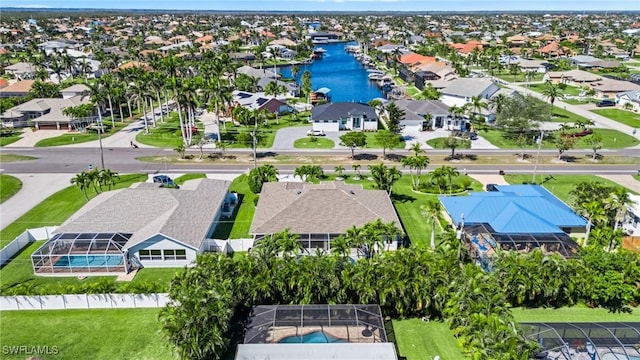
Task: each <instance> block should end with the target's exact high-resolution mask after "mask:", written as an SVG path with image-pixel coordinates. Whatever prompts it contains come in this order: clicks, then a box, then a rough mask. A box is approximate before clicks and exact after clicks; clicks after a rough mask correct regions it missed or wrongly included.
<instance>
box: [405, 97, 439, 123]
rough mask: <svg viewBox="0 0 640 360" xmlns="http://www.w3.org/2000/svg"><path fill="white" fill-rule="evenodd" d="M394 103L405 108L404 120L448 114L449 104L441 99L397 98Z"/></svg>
mask: <svg viewBox="0 0 640 360" xmlns="http://www.w3.org/2000/svg"><path fill="white" fill-rule="evenodd" d="M394 103H395V104H396V105H397V106H398V108H400V109H401V110H404V112H405V116H404V119H403V120H414V119H420V118H424V116H425V115H427V114H431V115H436V114H438V115H440V114H448V113H449V106H447V105H446V104H445V103H443V102H442V101H439V100H407V99H402V100H396V101H394Z"/></svg>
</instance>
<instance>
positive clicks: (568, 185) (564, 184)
mask: <svg viewBox="0 0 640 360" xmlns="http://www.w3.org/2000/svg"><path fill="white" fill-rule="evenodd" d="M504 179H505V180H506V181H507V182H508V183H509V184H524V183H531V181H532V180H533V179H532V176H531V175H509V174H507V175H505V176H504ZM545 179H546V175H545V174H544V173H542V172H540V173H539V174H538V176H537V177H536V182H537V183H539V184H541V185H542V186H544V187H545V188H546V189H547V190H549V191H550V192H551V193H553V194H554V195H555V196H557V197H558V198H559V199H560V200H562V201H564V202H567V201H569V198H570V195H569V193H570V192H571V190H573V189H575V187H576V185H577V184H579V183H581V182H592V181H597V182H600V183H603V184H605V185H607V186H615V187H619V186H620V185H618V184H617V183H615V182H613V181H611V180H608V179H604V178H601V177H599V176H595V175H578V174H576V175H553V176H549V179H548V180H546V181H545ZM629 191H631V190H629ZM631 193H634V192H633V191H631Z"/></svg>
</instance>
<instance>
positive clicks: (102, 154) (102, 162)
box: [97, 104, 104, 169]
mask: <svg viewBox="0 0 640 360" xmlns="http://www.w3.org/2000/svg"><path fill="white" fill-rule="evenodd" d="M97 107H98V141H99V142H100V164H101V165H102V169H104V151H103V149H102V129H104V126H103V125H102V113H101V112H100V104H98V105H97Z"/></svg>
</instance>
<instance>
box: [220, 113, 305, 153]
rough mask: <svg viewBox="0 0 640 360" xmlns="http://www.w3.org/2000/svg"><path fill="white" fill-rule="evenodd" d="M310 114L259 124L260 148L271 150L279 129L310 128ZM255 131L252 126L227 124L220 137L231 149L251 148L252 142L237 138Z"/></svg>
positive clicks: (290, 116)
mask: <svg viewBox="0 0 640 360" xmlns="http://www.w3.org/2000/svg"><path fill="white" fill-rule="evenodd" d="M309 115H310V113H309V112H304V113H299V114H297V115H295V114H287V115H284V116H280V117H279V118H278V120H275V119H269V120H268V121H267V125H264V124H259V126H258V130H257V132H256V133H257V134H258V148H270V147H272V146H273V140H274V139H275V137H276V132H277V131H278V130H279V129H282V128H286V127H294V126H309V123H308V122H307V120H306V119H307V118H308V117H309ZM252 130H253V127H252V126H249V127H247V126H244V125H240V126H233V125H230V124H227V125H226V127H223V128H222V129H220V132H221V133H220V136H221V137H222V141H224V142H225V143H227V144H228V147H229V148H251V142H250V141H249V142H247V143H242V142H238V141H237V140H236V136H237V135H238V134H240V133H250V132H251V131H252Z"/></svg>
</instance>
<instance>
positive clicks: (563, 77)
mask: <svg viewBox="0 0 640 360" xmlns="http://www.w3.org/2000/svg"><path fill="white" fill-rule="evenodd" d="M600 79H602V77H601V76H599V75H595V74H592V73H590V72H587V71H584V70H569V71H549V72H548V73H546V74H545V75H544V81H551V82H553V83H555V84H568V85H572V86H584V85H588V84H591V83H593V82H596V81H598V80H600Z"/></svg>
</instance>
